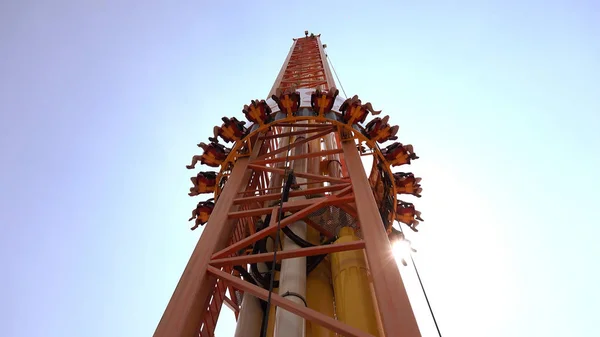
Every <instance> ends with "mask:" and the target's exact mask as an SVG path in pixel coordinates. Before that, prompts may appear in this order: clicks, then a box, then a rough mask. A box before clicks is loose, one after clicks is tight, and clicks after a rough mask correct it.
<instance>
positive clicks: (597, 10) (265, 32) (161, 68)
mask: <svg viewBox="0 0 600 337" xmlns="http://www.w3.org/2000/svg"><path fill="white" fill-rule="evenodd" d="M360 3H363V5H359V4H360ZM364 3H366V2H350V1H344V2H339V3H336V2H335V1H326V2H321V3H311V2H308V1H303V2H290V1H288V2H282V1H277V2H275V1H272V2H261V1H257V2H252V4H250V2H246V1H237V2H236V1H223V2H216V1H214V2H202V1H185V2H182V1H101V0H96V1H37V2H36V1H2V2H0V154H1V166H0V168H1V170H2V174H0V229H1V234H0V263H1V266H2V267H1V269H0V270H1V272H0V275H1V277H0V326H1V328H0V331H2V332H0V335H1V336H3V337H17V336H18V337H21V336H23V337H24V336H28V337H37V336H40V337H46V336H48V337H63V336H73V337H94V336H114V337H134V336H135V337H137V336H140V337H142V336H150V335H152V333H153V332H154V329H155V327H156V325H157V323H158V321H159V319H160V317H161V315H162V313H163V310H164V308H165V306H166V304H167V302H168V300H169V298H170V296H171V294H172V292H173V290H174V288H175V285H176V283H177V281H178V279H179V277H180V275H181V272H182V271H183V268H184V266H185V264H186V263H187V260H188V257H189V255H190V253H191V251H192V249H193V247H194V245H195V243H196V241H197V239H198V237H199V235H200V233H201V231H194V232H191V231H190V230H189V224H188V223H187V221H186V220H187V218H188V217H189V214H190V212H191V210H192V208H193V207H194V205H195V203H196V202H197V200H198V199H194V198H190V197H188V196H187V195H186V193H187V191H188V188H189V187H190V181H189V177H190V176H192V175H194V174H195V172H196V171H188V170H186V169H185V165H186V164H187V163H189V160H190V158H191V156H192V155H193V154H195V153H196V152H197V151H198V148H197V147H196V145H195V144H197V143H198V142H200V141H203V140H206V138H207V137H208V136H209V135H210V133H211V130H212V127H213V126H214V125H216V124H218V123H220V117H221V116H224V115H227V116H238V118H239V117H240V116H242V113H241V108H242V106H243V105H244V104H246V103H248V102H250V100H251V99H254V98H259V97H260V98H265V97H266V95H267V93H268V91H269V89H270V88H271V86H272V84H273V81H274V80H275V77H276V76H277V73H278V72H279V70H280V67H281V65H282V63H283V61H284V59H285V56H286V55H287V53H288V51H289V48H290V46H291V43H292V38H294V37H299V36H302V35H303V32H304V30H305V29H308V30H310V31H312V32H315V33H321V34H322V41H323V42H324V43H326V44H327V45H328V53H329V55H330V57H331V59H332V61H333V65H334V66H335V69H336V71H337V72H338V75H339V76H340V79H341V81H342V84H343V86H344V88H345V90H346V92H347V93H348V95H354V94H359V95H360V96H361V97H362V98H363V99H364V100H365V101H367V100H368V101H371V102H372V103H373V105H374V107H375V108H376V109H383V110H384V114H389V115H391V120H392V121H393V122H394V123H396V124H399V125H400V127H401V128H400V132H399V138H400V141H402V142H404V143H412V144H413V145H414V146H415V150H416V152H417V154H418V155H420V156H421V159H419V160H417V161H415V162H414V164H413V165H412V166H411V167H410V168H409V170H411V171H413V172H415V173H417V175H418V176H421V177H423V187H424V192H423V198H421V199H419V200H416V201H415V203H416V205H417V208H418V209H420V210H421V211H422V212H423V218H424V219H425V220H426V221H425V223H424V224H423V225H422V226H421V227H420V228H421V231H420V232H419V233H418V234H417V235H412V236H411V237H410V238H411V240H413V243H414V246H415V247H416V248H417V249H418V250H419V252H418V253H417V254H416V256H415V259H416V261H417V264H418V266H419V268H420V271H421V274H422V277H423V279H424V282H425V287H426V289H427V292H428V295H429V297H430V300H431V303H432V305H433V308H434V310H435V313H436V317H437V319H438V322H439V325H440V328H441V331H442V334H443V336H445V337H481V336H486V337H487V336H490V337H508V336H523V337H525V336H527V337H531V336H557V337H562V336H565V337H566V336H600V328H599V327H598V324H597V315H598V313H599V312H600V290H599V289H598V288H599V287H600V271H599V270H600V265H599V263H598V258H599V255H600V248H599V247H600V245H599V244H598V237H600V230H599V229H598V228H599V227H598V224H599V221H598V220H597V213H596V211H597V210H598V202H599V201H600V200H599V198H598V197H597V193H598V190H599V189H600V180H599V179H598V176H597V174H598V173H599V169H598V167H599V166H600V150H599V147H600V131H599V130H600V86H599V85H598V78H599V77H600V37H599V36H600V4H599V3H598V2H594V1H577V0H575V1H568V0H565V1H539V0H536V1H526V2H525V1H513V0H508V1H507V0H503V1H425V2H423V1H393V2H392V1H389V2H381V3H377V2H375V1H370V2H369V3H370V4H369V5H366V4H364ZM392 3H393V5H392ZM411 200H412V199H410V198H408V201H411ZM403 274H405V276H406V277H407V279H409V280H410V279H411V277H412V278H413V281H414V275H412V274H411V273H409V272H407V271H406V270H405V271H403ZM407 283H410V281H408V282H407ZM409 290H410V291H411V294H413V296H412V298H413V300H414V302H415V310H416V311H417V315H418V317H419V322H420V323H421V324H422V328H423V335H424V336H427V337H428V336H435V335H436V334H435V332H434V330H433V326H432V324H431V321H430V318H429V317H428V313H427V311H426V310H424V307H423V300H422V297H420V294H419V293H418V291H419V289H417V288H414V287H412V288H411V289H409ZM227 310H228V309H224V310H223V311H224V312H226V311H227ZM222 317H223V318H222V320H221V321H220V326H219V328H218V334H217V336H218V337H228V336H231V335H232V332H231V331H232V330H231V327H232V320H231V317H232V315H231V314H229V313H227V314H225V313H224V314H223V316H222ZM223 322H225V323H223ZM227 323H229V324H227Z"/></svg>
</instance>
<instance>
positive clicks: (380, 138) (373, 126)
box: [364, 116, 399, 143]
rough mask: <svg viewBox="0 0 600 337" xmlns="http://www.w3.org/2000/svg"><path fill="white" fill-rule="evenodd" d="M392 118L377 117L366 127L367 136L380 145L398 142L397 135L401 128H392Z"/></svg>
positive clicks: (396, 126) (395, 126)
mask: <svg viewBox="0 0 600 337" xmlns="http://www.w3.org/2000/svg"><path fill="white" fill-rule="evenodd" d="M389 119H390V116H385V117H383V118H379V117H376V118H374V119H373V120H371V121H370V122H369V123H367V125H365V132H364V134H365V136H367V137H368V138H369V139H371V140H373V141H376V142H378V143H384V142H386V141H388V140H396V139H398V137H396V133H398V129H399V126H398V125H394V126H390V124H388V121H389Z"/></svg>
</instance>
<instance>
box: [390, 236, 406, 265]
mask: <svg viewBox="0 0 600 337" xmlns="http://www.w3.org/2000/svg"><path fill="white" fill-rule="evenodd" d="M392 253H393V254H394V259H396V263H397V264H403V265H405V266H406V259H408V258H409V257H410V244H409V243H408V242H407V241H405V240H398V241H396V242H394V243H393V245H392Z"/></svg>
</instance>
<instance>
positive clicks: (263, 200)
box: [154, 32, 420, 337]
mask: <svg viewBox="0 0 600 337" xmlns="http://www.w3.org/2000/svg"><path fill="white" fill-rule="evenodd" d="M324 48H325V46H324V45H322V44H321V41H320V36H319V35H313V34H310V35H308V32H306V34H305V37H302V38H297V39H294V42H293V44H292V47H291V50H290V52H289V54H288V56H287V58H286V60H285V62H284V64H283V67H282V68H281V71H280V72H279V75H278V76H277V79H276V80H275V83H274V85H273V87H272V88H271V91H270V92H269V95H268V99H266V100H253V101H251V102H250V104H248V105H245V106H244V108H243V111H242V112H243V115H244V117H245V118H246V119H247V122H246V121H240V120H238V119H237V118H235V117H232V118H226V117H224V118H223V125H222V126H220V127H218V126H217V127H215V128H214V134H215V137H214V138H209V141H210V143H208V144H205V143H200V144H198V146H199V147H201V148H202V149H203V153H202V155H198V156H194V158H193V162H192V164H191V165H189V166H188V168H189V169H192V168H195V165H196V164H197V162H200V163H201V164H203V165H205V166H209V167H213V168H215V169H218V170H219V171H216V170H215V171H201V172H199V173H198V175H197V176H196V177H193V178H192V179H191V180H192V182H193V184H194V187H192V188H190V196H196V195H199V194H205V193H208V194H210V193H212V194H213V199H209V200H206V201H201V202H199V203H198V207H197V208H196V209H195V210H194V212H193V214H192V215H193V216H192V219H190V220H194V219H195V221H196V227H197V226H199V225H202V226H204V229H203V233H202V236H201V237H200V240H199V242H198V244H197V245H196V248H195V249H194V251H193V253H192V256H191V258H190V260H189V262H188V264H187V266H186V268H185V270H184V272H183V275H182V276H181V279H180V281H179V283H178V285H177V287H176V289H175V291H174V293H173V295H172V297H171V300H170V301H169V303H168V305H167V308H166V310H165V312H164V314H163V316H162V319H161V320H160V323H159V324H158V327H157V329H156V331H155V334H154V336H156V337H192V336H194V337H196V336H202V337H209V336H214V330H215V326H216V323H217V320H218V317H219V313H220V311H221V309H222V307H223V304H225V305H227V306H228V307H230V309H232V310H233V312H234V313H235V317H236V320H237V326H236V332H235V337H260V336H268V337H325V336H327V337H333V336H354V337H359V336H360V337H363V336H377V337H384V336H385V337H416V336H420V332H419V328H418V326H417V322H416V320H415V316H414V313H413V310H412V308H411V305H410V302H409V299H408V296H407V293H406V289H405V287H404V284H403V281H402V278H401V276H400V272H399V270H398V267H397V264H396V262H395V260H394V258H393V254H392V250H391V245H390V241H391V240H393V239H394V238H395V236H396V235H398V232H397V231H396V230H394V229H393V228H392V223H393V221H394V220H398V221H402V222H404V223H406V224H408V225H409V227H410V228H412V229H413V230H415V231H416V228H415V227H416V224H418V221H416V220H415V218H416V219H420V218H419V212H417V211H415V209H414V206H413V205H412V204H410V203H405V202H403V201H401V200H399V199H398V194H415V195H418V193H419V192H420V188H419V185H418V182H419V181H420V178H415V177H414V175H412V173H402V172H395V173H394V172H392V168H393V167H396V166H400V165H403V164H410V161H411V159H412V160H414V159H417V158H418V157H416V155H415V154H414V153H413V152H412V146H411V145H402V144H400V143H398V142H393V141H394V140H395V139H396V138H397V137H396V136H395V134H396V133H397V131H398V127H397V126H391V125H390V124H389V123H388V117H383V118H380V117H373V118H371V120H370V121H369V122H368V123H365V122H366V119H367V117H368V115H378V114H379V111H375V110H373V108H372V106H371V104H370V103H365V104H363V103H362V101H361V100H360V99H359V98H358V97H357V96H354V97H351V98H342V97H340V95H339V92H338V90H337V89H336V88H335V85H334V80H333V76H332V73H331V70H330V68H329V66H328V62H327V57H326V54H325V51H324ZM240 119H242V118H241V114H240ZM218 138H221V140H222V141H223V142H224V143H225V144H227V143H229V144H228V145H227V146H225V145H223V144H220V143H219V139H218ZM387 143H389V145H387V146H385V147H383V144H387ZM362 156H370V157H371V158H372V160H373V164H372V167H371V168H370V170H368V172H367V171H366V170H365V167H364V165H363V162H362V160H361V157H362ZM194 228H195V227H194Z"/></svg>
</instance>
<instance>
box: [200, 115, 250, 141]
mask: <svg viewBox="0 0 600 337" xmlns="http://www.w3.org/2000/svg"><path fill="white" fill-rule="evenodd" d="M221 120H222V121H223V125H221V126H220V127H218V126H215V127H214V129H213V134H214V138H212V139H217V137H219V136H220V137H221V138H222V139H223V140H224V141H225V142H227V143H229V142H236V141H238V140H240V139H242V137H244V135H245V134H246V128H245V127H244V124H246V122H244V121H239V120H237V118H235V117H231V118H227V117H223V118H221ZM209 139H211V138H209Z"/></svg>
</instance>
